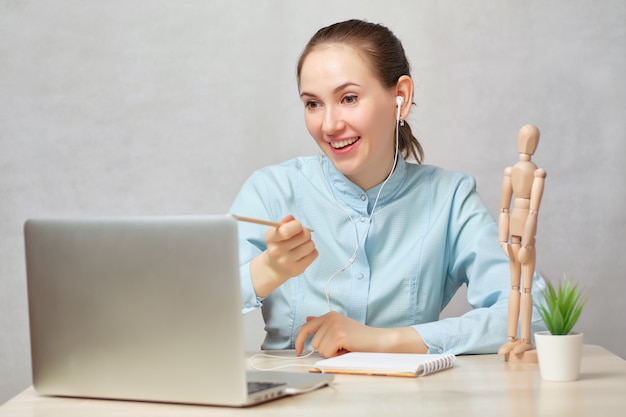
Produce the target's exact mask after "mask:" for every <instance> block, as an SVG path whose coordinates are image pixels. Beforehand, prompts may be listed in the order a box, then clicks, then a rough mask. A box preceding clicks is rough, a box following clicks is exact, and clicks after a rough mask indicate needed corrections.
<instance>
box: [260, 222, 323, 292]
mask: <svg viewBox="0 0 626 417" xmlns="http://www.w3.org/2000/svg"><path fill="white" fill-rule="evenodd" d="M265 244H266V246H267V249H266V250H265V251H264V252H263V253H261V254H260V255H259V256H257V257H256V258H254V259H253V260H252V262H251V263H250V274H251V276H252V283H253V285H254V290H255V292H256V295H257V297H266V296H268V295H269V294H270V293H271V292H272V291H274V290H275V289H276V288H278V287H279V286H280V285H282V284H283V283H284V282H285V281H287V280H288V279H289V278H292V277H295V276H297V275H300V274H301V273H303V272H304V270H305V269H306V268H307V267H308V266H309V265H311V263H312V262H313V261H314V260H315V259H316V258H317V255H318V252H317V249H316V248H315V243H313V240H311V230H310V229H307V228H304V227H303V226H302V223H300V222H299V221H297V220H295V218H294V217H293V216H291V215H289V216H287V217H285V218H284V219H282V220H281V225H280V226H278V227H272V228H270V229H268V230H267V232H266V233H265Z"/></svg>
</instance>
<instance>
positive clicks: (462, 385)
mask: <svg viewBox="0 0 626 417" xmlns="http://www.w3.org/2000/svg"><path fill="white" fill-rule="evenodd" d="M283 354H289V355H291V356H292V355H293V353H292V352H289V353H283ZM317 359H319V357H309V358H306V359H300V360H299V362H300V363H312V362H314V361H316V360H317ZM284 363H285V362H284V361H281V360H279V359H262V360H260V361H259V360H258V359H255V364H256V365H258V366H263V367H271V366H276V365H283V364H284ZM289 370H293V371H297V372H303V371H304V370H303V368H292V369H289ZM624 410H626V361H625V360H623V359H621V358H620V357H618V356H616V355H613V354H612V353H610V352H609V351H607V350H606V349H604V348H601V347H599V346H593V345H585V346H584V350H583V360H582V365H581V376H580V379H579V380H578V381H573V382H548V381H543V380H541V378H540V376H539V369H538V368H537V365H527V364H508V363H504V362H503V360H502V357H500V356H497V355H477V356H459V357H458V358H457V364H456V367H455V368H454V369H448V370H445V371H442V372H439V373H436V374H431V375H428V376H425V377H421V378H402V377H380V376H358V375H337V376H336V378H335V382H334V383H333V385H332V386H331V387H326V388H323V389H320V390H317V391H314V392H311V393H308V394H303V395H298V396H294V397H287V398H283V399H279V400H276V401H272V402H269V403H265V404H261V405H258V406H255V407H251V408H245V409H236V408H221V407H206V406H191V405H174V404H158V403H141V402H131V401H108V400H89V399H72V398H52V397H42V396H39V395H37V393H36V392H35V391H34V390H33V388H32V387H30V388H28V389H26V390H25V391H23V392H22V393H21V394H19V395H17V396H16V397H14V398H13V399H11V400H9V401H8V402H7V403H5V404H4V405H3V406H1V407H0V416H1V417H4V416H11V417H25V416H46V417H51V416H63V417H75V416H76V417H78V416H80V417H92V416H113V415H115V416H117V415H123V416H174V415H175V416H181V417H186V416H237V415H251V414H252V415H254V416H265V415H267V416H272V417H278V416H290V417H293V416H296V417H301V416H316V417H320V416H326V415H342V416H359V417H363V416H399V415H407V416H408V415H427V416H434V415H436V416H448V415H450V416H453V415H454V416H455V417H456V416H463V417H471V416H480V417H488V416H497V417H511V416H513V417H516V416H519V417H534V416H550V417H553V416H568V417H576V416H602V417H610V416H618V415H619V416H623V415H624Z"/></svg>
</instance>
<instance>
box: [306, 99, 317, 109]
mask: <svg viewBox="0 0 626 417" xmlns="http://www.w3.org/2000/svg"><path fill="white" fill-rule="evenodd" d="M319 106H320V103H319V102H317V101H315V100H307V101H306V102H305V103H304V107H306V108H307V109H309V110H315V109H317V108H318V107H319Z"/></svg>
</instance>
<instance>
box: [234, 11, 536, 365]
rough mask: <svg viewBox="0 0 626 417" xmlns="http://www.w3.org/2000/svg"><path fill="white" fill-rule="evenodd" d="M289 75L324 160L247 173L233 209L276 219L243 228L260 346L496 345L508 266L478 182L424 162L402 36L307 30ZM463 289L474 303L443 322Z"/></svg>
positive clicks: (424, 348) (246, 289)
mask: <svg viewBox="0 0 626 417" xmlns="http://www.w3.org/2000/svg"><path fill="white" fill-rule="evenodd" d="M297 75H298V87H299V92H300V97H301V99H302V103H303V106H304V118H305V122H306V126H307V129H308V131H309V133H310V134H311V136H312V137H313V138H314V139H315V141H316V142H317V144H318V146H319V147H320V149H321V150H322V154H321V155H320V156H310V157H300V158H296V159H293V160H290V161H287V162H285V163H283V164H280V165H274V166H270V167H267V168H264V169H261V170H259V171H257V172H255V173H254V174H253V175H252V176H251V177H250V178H249V179H248V180H247V181H246V183H245V184H244V186H243V187H242V189H241V191H240V193H239V195H238V196H237V198H236V200H235V202H234V203H233V206H232V207H231V212H232V213H234V214H238V215H243V216H250V217H258V218H262V219H269V220H274V221H279V220H280V221H281V223H282V224H281V225H280V226H279V227H272V228H270V229H267V228H263V227H262V226H258V225H252V224H244V223H241V224H240V226H239V233H240V260H241V285H242V302H243V310H244V311H249V310H251V309H255V308H259V307H262V310H263V317H264V320H265V323H266V331H267V336H266V339H265V342H264V344H263V348H265V349H288V348H295V349H296V353H297V354H301V353H302V351H303V349H304V348H306V347H309V346H310V347H312V348H314V349H316V350H318V351H319V352H320V353H321V354H322V355H324V356H327V357H328V356H334V355H337V354H339V353H342V352H344V351H378V352H414V353H426V352H433V353H434V352H437V353H441V352H448V353H454V354H459V353H493V352H495V351H497V349H498V347H499V346H500V345H501V344H502V343H503V342H504V341H506V334H507V297H508V294H509V291H510V279H509V266H508V260H507V259H506V257H505V256H504V254H503V253H502V250H501V248H500V246H499V243H498V234H497V226H496V223H495V221H494V219H493V217H492V216H491V214H490V213H489V211H488V210H487V208H486V207H485V206H484V205H483V203H482V202H481V200H480V198H479V196H478V194H477V193H476V189H475V181H474V179H473V178H471V177H469V176H467V175H464V174H461V173H454V172H446V171H444V170H442V169H439V168H436V167H432V166H427V165H422V164H421V160H422V156H423V155H422V154H423V152H422V147H421V145H420V144H419V142H418V141H417V139H416V138H415V137H414V136H413V134H412V133H411V129H410V127H409V125H408V123H406V122H405V121H404V120H405V119H406V118H407V116H408V114H409V112H410V110H411V105H412V101H413V88H414V87H413V81H412V79H411V75H410V68H409V64H408V61H407V58H406V56H405V53H404V50H403V47H402V45H401V43H400V41H399V40H398V39H397V38H396V37H395V35H394V34H393V33H392V32H391V31H390V30H389V29H387V28H386V27H384V26H381V25H377V24H372V23H368V22H363V21H359V20H350V21H346V22H340V23H337V24H334V25H331V26H328V27H326V28H322V29H320V30H319V31H318V32H317V33H316V34H315V35H314V36H313V38H312V39H311V40H310V41H309V43H308V44H307V46H306V47H305V49H304V51H303V53H302V55H301V57H300V60H299V62H298V67H297ZM407 159H413V160H414V162H416V163H411V162H409V161H407ZM311 229H312V230H311ZM537 279H539V278H538V277H535V280H537ZM463 284H467V286H468V301H469V303H470V304H471V305H472V307H473V308H474V309H473V310H472V311H470V312H468V313H466V314H464V315H463V316H461V317H458V318H449V319H445V320H439V314H440V313H441V311H442V310H443V308H444V307H445V306H446V304H447V303H448V302H449V301H450V299H451V298H452V297H453V295H454V293H455V292H456V291H457V289H458V288H459V287H460V286H461V285H463ZM533 288H534V289H535V291H538V290H539V288H540V286H539V285H534V286H533Z"/></svg>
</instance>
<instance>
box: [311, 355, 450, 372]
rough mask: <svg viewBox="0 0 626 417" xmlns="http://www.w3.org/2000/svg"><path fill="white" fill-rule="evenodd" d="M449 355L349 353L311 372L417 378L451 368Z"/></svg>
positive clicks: (319, 363) (331, 359)
mask: <svg viewBox="0 0 626 417" xmlns="http://www.w3.org/2000/svg"><path fill="white" fill-rule="evenodd" d="M455 362H456V357H455V356H454V355H451V354H444V353H441V354H418V353H376V352H349V353H346V354H343V355H340V356H335V357H334V358H329V359H323V360H321V361H318V362H316V363H315V365H314V367H313V368H311V369H310V372H321V373H331V374H359V375H382V376H406V377H418V376H424V375H428V374H432V373H433V372H438V371H441V370H443V369H448V368H452V367H453V366H454V364H455Z"/></svg>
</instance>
